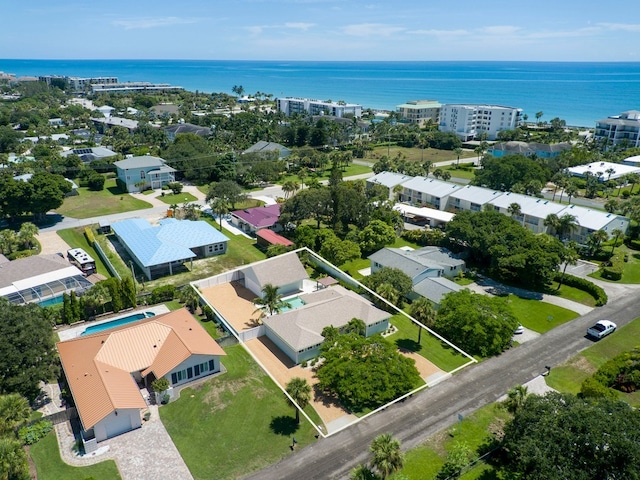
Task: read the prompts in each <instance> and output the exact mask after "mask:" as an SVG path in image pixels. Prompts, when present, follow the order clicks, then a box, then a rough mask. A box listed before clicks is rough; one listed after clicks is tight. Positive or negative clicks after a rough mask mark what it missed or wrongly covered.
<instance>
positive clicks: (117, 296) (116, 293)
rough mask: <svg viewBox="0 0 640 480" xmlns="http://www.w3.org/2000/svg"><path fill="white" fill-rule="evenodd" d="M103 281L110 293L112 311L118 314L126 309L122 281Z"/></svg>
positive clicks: (113, 279) (109, 279) (114, 279)
mask: <svg viewBox="0 0 640 480" xmlns="http://www.w3.org/2000/svg"><path fill="white" fill-rule="evenodd" d="M103 281H104V283H105V287H106V288H107V290H108V291H109V296H110V297H111V310H112V311H113V312H114V313H118V312H119V311H120V310H122V309H123V308H124V302H123V299H122V287H121V285H120V281H119V280H118V279H117V278H108V279H107V280H103Z"/></svg>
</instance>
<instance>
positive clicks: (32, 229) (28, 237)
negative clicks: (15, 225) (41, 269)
mask: <svg viewBox="0 0 640 480" xmlns="http://www.w3.org/2000/svg"><path fill="white" fill-rule="evenodd" d="M37 234H38V227H36V226H35V225H34V224H33V223H31V222H24V223H23V224H22V225H20V231H19V232H18V239H19V240H20V241H21V242H22V243H23V245H24V248H25V250H29V249H30V248H31V244H32V243H33V239H34V237H35V236H36V235H37Z"/></svg>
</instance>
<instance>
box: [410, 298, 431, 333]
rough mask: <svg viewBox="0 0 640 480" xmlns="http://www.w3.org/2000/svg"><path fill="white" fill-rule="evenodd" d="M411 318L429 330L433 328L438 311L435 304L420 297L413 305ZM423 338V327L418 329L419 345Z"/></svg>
mask: <svg viewBox="0 0 640 480" xmlns="http://www.w3.org/2000/svg"><path fill="white" fill-rule="evenodd" d="M411 316H412V317H413V318H414V319H415V320H416V321H417V322H419V323H421V324H422V325H424V326H425V327H427V328H431V327H433V325H434V323H435V321H436V311H435V310H434V309H433V304H432V303H431V302H430V301H429V300H428V299H427V298H425V297H420V298H418V299H417V300H415V301H414V302H413V303H412V304H411ZM421 338H422V327H419V328H418V344H419V343H420V340H421Z"/></svg>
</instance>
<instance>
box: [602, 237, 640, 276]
mask: <svg viewBox="0 0 640 480" xmlns="http://www.w3.org/2000/svg"><path fill="white" fill-rule="evenodd" d="M604 248H605V250H606V251H610V250H611V247H610V246H605V247H604ZM620 251H622V252H624V253H625V254H626V255H628V259H629V261H628V262H625V264H624V270H623V272H622V279H620V280H619V281H617V282H612V283H640V252H638V251H637V250H632V249H630V248H629V247H627V246H626V245H624V244H623V245H620V246H619V247H616V249H615V253H618V252H620ZM589 276H590V277H593V278H597V279H599V280H602V281H604V282H611V280H607V279H606V278H602V275H601V272H600V270H598V271H596V272H594V273H592V274H591V275H589Z"/></svg>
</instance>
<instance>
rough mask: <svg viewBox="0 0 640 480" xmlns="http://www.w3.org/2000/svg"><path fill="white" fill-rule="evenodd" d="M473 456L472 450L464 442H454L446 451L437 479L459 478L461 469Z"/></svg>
mask: <svg viewBox="0 0 640 480" xmlns="http://www.w3.org/2000/svg"><path fill="white" fill-rule="evenodd" d="M472 458H473V450H472V449H471V447H469V445H467V444H466V443H465V442H456V443H454V444H453V445H452V446H451V448H450V449H449V451H448V452H447V458H446V460H445V462H444V465H443V466H442V468H441V469H440V471H439V472H438V475H437V476H436V478H437V479H438V480H449V479H456V478H460V475H461V474H462V469H463V468H464V467H466V466H467V465H468V464H469V463H470V462H471V459H472Z"/></svg>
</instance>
